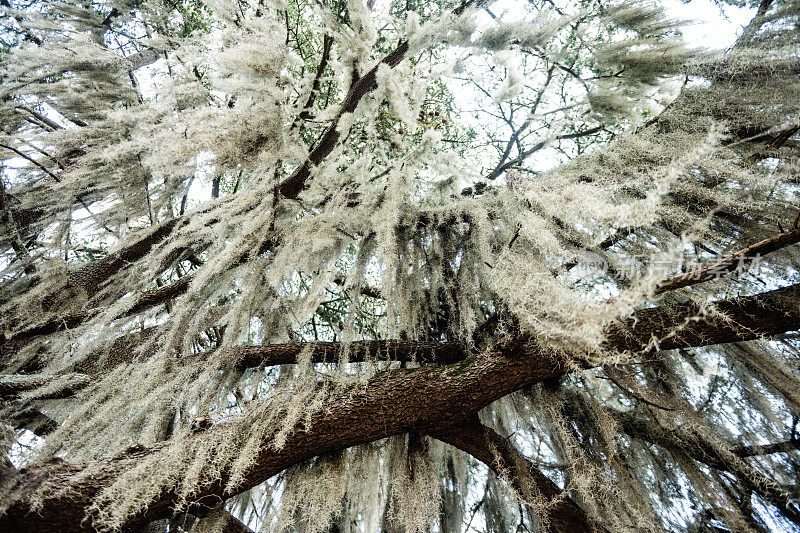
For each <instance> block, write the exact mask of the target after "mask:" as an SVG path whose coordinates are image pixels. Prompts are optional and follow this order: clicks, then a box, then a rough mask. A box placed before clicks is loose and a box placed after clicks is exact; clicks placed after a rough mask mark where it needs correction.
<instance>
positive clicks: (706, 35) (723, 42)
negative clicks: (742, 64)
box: [661, 0, 754, 50]
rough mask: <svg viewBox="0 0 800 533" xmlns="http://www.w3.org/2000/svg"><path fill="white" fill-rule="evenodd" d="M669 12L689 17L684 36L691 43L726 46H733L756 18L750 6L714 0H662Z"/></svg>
mask: <svg viewBox="0 0 800 533" xmlns="http://www.w3.org/2000/svg"><path fill="white" fill-rule="evenodd" d="M661 4H662V5H663V6H664V8H665V9H666V12H667V14H668V15H669V16H671V17H672V18H674V19H676V20H681V21H686V24H685V25H684V28H685V29H684V30H683V38H684V40H685V41H686V44H688V45H689V46H691V47H699V48H708V49H711V50H722V49H725V48H729V47H730V46H731V45H732V44H733V43H734V41H736V38H737V37H738V36H739V35H740V34H741V33H742V28H743V27H744V26H746V25H747V23H748V22H750V20H751V19H752V18H753V14H754V10H753V9H752V8H749V7H735V6H719V5H717V4H715V3H714V2H712V1H711V0H693V1H692V2H691V3H690V4H684V3H683V2H681V0H662V2H661Z"/></svg>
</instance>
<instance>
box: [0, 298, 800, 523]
mask: <svg viewBox="0 0 800 533" xmlns="http://www.w3.org/2000/svg"><path fill="white" fill-rule="evenodd" d="M798 301H800V284H798V285H792V286H789V287H786V288H783V289H777V290H774V291H770V292H766V293H762V294H758V295H755V296H749V297H744V298H739V299H735V300H727V301H720V302H717V303H716V306H715V307H716V309H718V310H720V311H722V312H724V313H725V314H724V315H721V314H709V315H707V316H705V318H703V319H699V320H693V317H696V316H697V312H698V310H697V309H696V308H695V307H694V306H692V305H684V306H673V307H658V308H652V309H644V310H642V311H640V312H639V313H637V315H636V321H635V322H632V323H630V322H629V323H626V324H622V325H617V326H615V327H612V328H611V329H610V330H609V332H608V336H607V348H609V349H611V350H614V351H622V350H634V351H641V350H647V349H654V348H653V345H652V344H651V340H652V339H660V348H661V349H666V348H676V347H680V346H703V345H708V344H715V343H720V342H732V341H737V340H748V339H754V338H758V337H760V336H763V335H770V334H778V333H782V332H786V331H793V330H797V329H800V306H798V305H797V304H798ZM682 326H683V327H682ZM676 328H679V329H676ZM323 353H324V352H323ZM600 363H602V361H597V362H595V363H594V364H600ZM588 366H590V363H588V362H586V363H581V364H580V365H576V364H574V363H570V362H568V361H565V360H564V359H562V358H561V357H559V356H555V355H553V354H549V353H547V352H544V351H542V350H541V349H539V348H538V347H537V346H536V345H535V344H534V343H533V342H530V341H529V339H526V338H524V337H522V336H510V337H508V338H506V339H504V340H503V341H501V342H499V343H497V344H496V345H495V346H493V347H492V348H491V349H489V350H487V351H486V352H484V353H482V354H480V355H478V356H475V357H468V358H465V359H463V360H461V361H459V362H457V363H454V364H450V365H447V366H432V367H423V368H419V369H414V370H409V369H400V370H396V371H388V372H385V373H382V374H380V375H378V376H376V377H375V378H373V379H372V380H370V381H369V382H368V383H367V384H366V386H364V387H363V388H358V389H356V390H352V391H341V392H337V393H334V395H333V396H332V397H331V398H330V399H329V402H328V405H329V406H330V408H329V409H327V410H325V411H324V412H318V413H316V414H315V415H314V416H313V417H312V423H311V426H310V429H309V430H308V431H305V430H299V431H296V432H294V433H293V434H292V435H291V436H290V437H289V438H288V439H287V441H286V444H285V446H284V447H283V448H281V449H280V450H275V449H273V448H272V447H271V446H269V445H268V444H269V443H265V444H266V445H267V446H265V448H264V449H263V450H262V451H261V453H260V454H259V456H258V457H257V460H256V462H255V464H254V466H253V467H252V468H251V469H250V470H249V471H248V472H247V474H246V476H245V480H244V482H243V484H242V485H240V486H239V487H237V489H235V491H234V490H226V488H225V487H226V484H227V478H226V475H225V474H224V473H223V476H222V478H221V479H217V480H212V481H207V482H204V483H203V484H201V485H200V486H198V487H197V491H196V499H195V502H194V503H193V504H192V506H190V508H189V511H190V512H191V511H192V508H194V507H197V508H199V509H203V508H208V507H214V506H216V505H218V504H219V503H220V502H221V501H223V500H225V499H226V498H229V497H230V496H233V495H234V494H235V493H236V492H239V491H243V490H245V489H247V488H249V487H252V486H254V485H256V484H258V483H261V482H263V481H265V480H267V479H269V478H270V477H272V476H274V475H276V474H278V473H280V472H281V471H283V470H284V469H286V468H288V467H289V466H292V465H294V464H297V463H299V462H302V461H305V460H307V459H310V458H312V457H314V456H318V455H322V454H326V453H331V452H335V451H338V450H342V449H344V448H347V447H350V446H355V445H358V444H363V443H367V442H371V441H375V440H378V439H382V438H385V437H388V436H391V435H397V434H401V433H407V432H417V433H424V434H435V433H436V432H437V431H441V430H442V428H446V427H448V426H452V425H453V424H455V423H457V422H459V421H463V420H465V419H468V417H470V416H473V415H474V414H475V413H477V412H478V411H479V410H480V409H482V408H483V407H486V406H487V405H489V404H490V403H491V402H493V401H495V400H497V399H499V398H502V397H503V396H506V395H507V394H510V393H512V392H514V391H516V390H520V389H522V388H524V387H527V386H530V385H532V384H534V383H537V382H541V381H545V380H552V379H556V378H558V377H560V376H563V375H564V374H566V373H567V372H570V371H573V370H577V369H578V368H580V367H588ZM217 430H219V428H211V429H210V430H209V431H217ZM185 438H186V439H187V441H186V443H185V444H186V445H187V446H188V447H189V449H191V447H192V444H193V443H195V442H199V439H202V438H205V435H203V434H199V435H193V436H190V437H185ZM443 438H444V436H443ZM163 450H164V446H154V447H152V448H145V447H135V448H132V449H129V450H127V451H126V452H124V453H121V454H119V455H117V456H115V457H112V458H108V459H103V460H98V461H94V462H91V463H88V464H81V465H75V464H69V463H64V462H58V463H55V464H50V465H46V466H43V467H37V468H31V469H29V470H27V471H25V472H24V473H23V476H22V478H21V480H20V482H19V484H18V486H17V487H16V489H15V493H14V494H15V496H14V500H15V502H14V503H13V504H12V505H11V508H10V509H9V511H8V512H7V514H6V515H4V516H3V517H1V518H0V529H3V528H6V529H7V528H11V527H13V528H14V530H15V531H21V532H22V531H40V532H47V531H79V530H81V529H82V528H91V527H92V525H93V517H91V516H87V509H89V507H90V505H91V502H92V501H93V499H94V498H95V497H96V496H97V495H98V494H99V493H100V492H101V491H102V490H103V489H104V488H105V487H108V486H109V485H111V484H112V483H114V481H115V480H117V479H119V478H120V476H121V475H122V474H124V473H125V472H126V471H128V470H130V469H131V468H133V467H134V466H135V465H137V464H138V463H140V462H141V461H142V460H144V459H145V458H150V459H153V458H155V460H158V457H159V454H161V455H165V454H164V451H163ZM87 474H88V475H87ZM45 480H47V481H48V482H49V484H51V486H56V487H58V490H55V491H49V492H48V493H47V494H45V495H43V501H42V505H41V507H39V508H37V509H36V510H34V509H32V508H31V502H30V501H29V500H28V499H27V495H28V494H30V493H31V492H32V491H34V490H35V488H36V487H37V486H39V485H40V484H41V483H42V482H43V481H45ZM178 499H179V498H178V495H177V494H175V493H174V492H172V491H165V492H164V493H163V494H162V495H161V496H160V497H159V498H158V499H157V500H156V501H154V502H152V503H151V504H150V506H149V507H148V509H147V510H146V512H144V513H142V514H140V515H138V516H134V517H131V518H130V520H129V523H128V525H131V526H132V525H137V524H143V523H146V522H149V521H152V520H157V519H161V518H166V517H169V516H171V515H172V514H173V512H174V509H175V507H176V504H177V502H178Z"/></svg>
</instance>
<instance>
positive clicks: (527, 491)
mask: <svg viewBox="0 0 800 533" xmlns="http://www.w3.org/2000/svg"><path fill="white" fill-rule="evenodd" d="M429 435H430V436H431V437H434V438H436V439H438V440H441V441H442V442H446V443H448V444H450V445H452V446H454V447H456V448H458V449H459V450H462V451H464V452H466V453H468V454H470V455H472V456H473V457H475V458H476V459H478V460H479V461H481V462H482V463H484V464H485V465H486V466H488V467H489V468H491V469H492V470H494V471H495V472H496V473H497V474H498V475H499V476H500V477H503V478H504V479H505V480H506V481H507V482H508V483H509V484H510V485H511V486H512V487H514V490H516V491H517V493H518V494H519V495H520V496H522V498H524V499H525V500H526V501H527V502H537V503H538V502H540V503H541V504H543V505H544V506H548V504H549V506H550V508H549V509H548V511H547V516H546V520H545V522H546V523H547V524H548V526H549V527H548V530H549V531H551V532H553V533H562V532H563V533H571V532H574V531H605V529H604V528H603V527H602V526H600V525H599V524H597V523H596V522H594V521H593V520H592V519H591V518H589V517H588V516H587V515H586V513H585V512H584V511H583V510H582V509H581V508H580V507H578V506H577V505H576V504H575V502H573V501H572V500H571V499H570V498H569V496H567V495H566V494H565V493H564V492H563V491H562V490H561V489H560V488H558V485H556V484H555V483H553V482H552V481H551V480H550V479H549V478H548V477H547V476H545V475H544V474H543V473H542V472H541V471H540V470H539V469H538V468H537V467H536V465H534V464H533V463H531V462H530V461H529V460H528V459H527V458H526V457H525V456H524V455H522V453H520V451H519V450H517V449H516V448H515V447H514V445H513V444H512V443H511V442H510V441H509V440H508V439H506V438H503V437H502V436H500V435H499V434H498V433H497V432H495V431H494V430H492V429H491V428H488V427H486V426H484V425H483V424H481V423H480V421H479V420H478V418H477V416H473V417H469V418H467V419H465V420H463V421H461V422H458V423H456V424H453V425H452V426H449V427H446V428H442V429H437V430H435V431H432V432H430V433H429Z"/></svg>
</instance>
